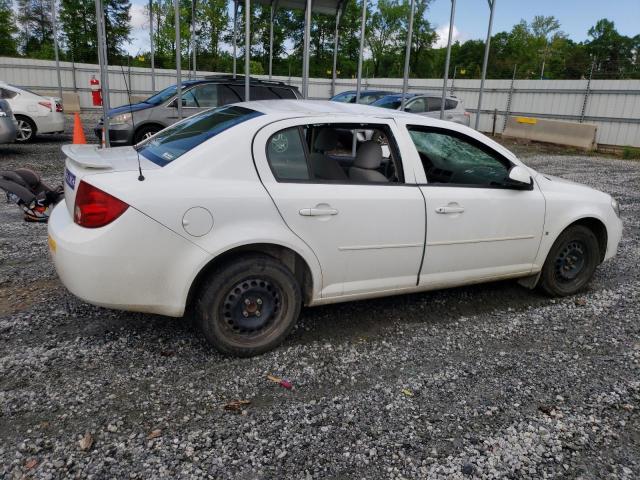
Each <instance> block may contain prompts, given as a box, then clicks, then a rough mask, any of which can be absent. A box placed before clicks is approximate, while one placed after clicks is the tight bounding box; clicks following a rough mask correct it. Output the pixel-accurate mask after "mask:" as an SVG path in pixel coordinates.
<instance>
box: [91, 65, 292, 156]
mask: <svg viewBox="0 0 640 480" xmlns="http://www.w3.org/2000/svg"><path fill="white" fill-rule="evenodd" d="M244 88H245V85H244V77H243V76H240V75H238V76H237V77H236V78H233V77H232V76H231V75H214V76H210V77H205V79H203V80H187V81H184V82H182V116H183V117H188V116H190V115H193V114H195V113H198V112H202V111H204V110H207V109H209V108H213V107H219V106H222V105H228V104H230V103H236V102H242V101H244ZM250 89H251V90H250V92H249V94H250V96H251V100H276V99H282V98H284V99H299V98H302V95H300V92H299V91H298V89H297V88H296V87H292V86H290V85H287V84H285V83H282V82H275V81H274V82H272V81H266V80H258V79H255V78H251V81H250ZM176 94H177V87H176V85H171V86H170V87H167V88H165V89H164V90H162V91H160V92H158V93H156V94H155V95H153V96H151V97H149V98H147V99H146V100H145V101H144V102H140V103H135V104H133V105H123V106H121V107H117V108H112V109H111V110H109V114H108V115H109V140H110V141H111V145H112V146H121V145H132V144H136V143H139V142H141V141H142V140H144V139H146V138H149V137H151V136H152V135H155V134H156V133H158V132H159V131H160V130H162V129H163V128H165V127H168V126H169V125H172V124H174V123H176V122H177V121H178V104H177V98H176V97H177V95H176ZM102 126H103V120H102V118H101V119H100V121H99V122H98V125H96V127H95V129H94V132H95V134H96V136H97V137H98V138H102Z"/></svg>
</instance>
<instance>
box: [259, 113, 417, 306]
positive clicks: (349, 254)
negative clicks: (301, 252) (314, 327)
mask: <svg viewBox="0 0 640 480" xmlns="http://www.w3.org/2000/svg"><path fill="white" fill-rule="evenodd" d="M364 122H366V119H365V120H364ZM363 128H364V129H371V130H372V131H373V132H374V134H376V135H374V136H375V138H377V139H380V138H383V137H381V136H382V135H383V136H384V137H386V138H387V139H388V140H389V144H390V145H392V146H394V147H393V148H390V149H388V151H389V153H388V157H387V158H383V156H382V153H381V152H382V149H381V148H380V145H379V143H376V142H374V141H373V140H368V141H366V140H364V139H363V138H360V139H359V140H358V141H357V153H356V157H355V158H353V157H350V155H351V149H352V145H351V143H352V136H349V134H348V132H349V131H355V130H361V129H363ZM393 128H395V126H394V125H392V124H391V123H384V124H375V125H373V124H365V123H363V121H362V120H360V121H359V122H358V123H349V122H341V123H340V124H337V123H336V124H331V123H326V122H323V123H322V124H321V123H319V122H317V123H316V122H310V121H307V122H305V124H300V123H299V121H296V120H288V121H285V122H278V123H277V124H274V125H270V126H268V127H266V128H265V129H263V130H262V131H261V132H259V133H258V135H257V136H256V138H255V141H254V158H255V162H256V166H257V168H258V172H259V174H260V178H261V179H262V181H263V183H264V185H265V187H266V188H267V190H268V191H269V194H270V195H271V197H272V198H273V201H274V203H275V205H276V206H277V208H278V210H279V211H280V214H281V215H282V218H283V220H284V221H285V223H286V224H287V226H288V227H289V228H290V229H291V230H292V231H293V232H294V233H295V234H296V235H297V236H299V237H300V238H301V239H302V240H303V241H304V242H305V243H307V245H309V247H310V248H311V249H312V250H313V251H314V253H315V254H316V256H317V257H318V260H319V261H320V265H321V267H322V277H323V285H322V297H323V298H328V297H337V296H349V295H359V294H363V293H373V292H384V291H389V292H391V291H400V290H403V289H407V288H415V286H416V282H417V277H418V271H419V269H420V262H421V260H422V253H423V248H424V234H425V206H424V198H423V196H422V194H421V193H420V190H419V188H418V187H417V186H416V185H415V184H414V185H407V184H405V183H404V174H403V169H402V164H401V159H400V157H399V153H398V149H397V148H395V141H394V139H393V133H392V131H393ZM321 131H322V133H321ZM345 132H347V134H346V135H345ZM345 136H346V137H348V138H347V139H346V140H345V139H344V138H345ZM356 138H357V137H356ZM341 139H342V140H341ZM383 143H384V140H383ZM385 151H387V149H385ZM337 157H342V158H340V159H339V160H338V159H337ZM349 159H350V162H349V161H347V160H349Z"/></svg>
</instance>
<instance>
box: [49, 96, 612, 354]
mask: <svg viewBox="0 0 640 480" xmlns="http://www.w3.org/2000/svg"><path fill="white" fill-rule="evenodd" d="M363 132H367V135H358V134H359V133H363ZM371 132H373V135H371ZM354 137H355V139H356V140H355V143H356V144H355V147H354V144H353V143H354V142H353V138H354ZM372 137H373V138H376V139H377V141H372V140H364V139H365V138H372ZM381 144H382V145H384V148H381ZM63 151H64V153H65V154H66V156H67V157H68V158H67V161H66V169H65V202H63V203H61V204H59V205H58V206H57V207H56V208H55V210H54V211H53V213H52V215H51V218H50V221H49V244H50V249H51V252H52V257H53V260H54V263H55V266H56V269H57V271H58V274H59V276H60V278H61V279H62V281H63V283H64V284H65V285H66V287H67V288H68V289H69V290H70V291H71V292H72V293H73V294H75V295H77V296H78V297H80V298H82V299H84V300H86V301H87V302H90V303H93V304H96V305H101V306H106V307H111V308H118V309H124V310H135V311H143V312H153V313H158V314H163V315H169V316H175V317H179V316H182V315H183V314H185V313H186V312H187V313H190V314H192V315H194V316H195V318H196V319H197V321H198V323H199V325H200V327H201V329H202V331H203V333H204V335H205V337H206V338H207V340H208V341H209V342H210V343H211V344H213V345H214V346H215V347H216V348H218V349H219V350H221V351H222V352H225V353H228V354H234V355H241V356H250V355H255V354H259V353H261V352H265V351H267V350H269V349H271V348H274V347H275V346H276V345H278V344H279V343H280V342H282V340H283V339H284V338H285V336H286V335H287V334H288V333H289V332H290V331H291V329H292V328H293V326H294V324H295V322H296V320H297V318H298V315H299V313H300V308H301V307H302V306H303V305H308V306H313V305H321V304H327V303H334V302H344V301H350V300H361V299H366V298H372V297H380V296H384V295H394V294H400V293H409V292H420V291H425V290H432V289H437V288H444V287H454V286H458V285H466V284H472V283H479V282H487V281H494V280H499V279H506V278H518V279H520V281H521V283H523V284H524V285H526V286H528V287H530V288H533V287H534V286H540V287H541V289H542V290H544V291H546V292H547V293H548V294H551V295H571V294H573V293H575V292H577V291H579V290H580V289H582V288H583V287H584V286H585V285H586V284H587V283H588V282H589V280H590V279H591V277H592V276H593V273H594V271H595V269H596V267H597V266H598V264H600V263H601V262H602V261H604V260H606V259H608V258H611V257H613V256H614V255H615V253H616V249H617V247H618V243H619V241H620V238H621V235H622V223H621V221H620V217H619V210H618V205H617V203H616V201H615V200H614V199H613V198H611V197H610V196H609V195H607V194H605V193H602V192H599V191H596V190H593V189H591V188H588V187H586V186H583V185H579V184H576V183H572V182H568V181H566V180H562V179H560V178H554V177H551V176H547V175H544V174H541V173H538V172H536V171H534V170H533V169H531V168H529V167H526V166H525V165H524V164H523V163H522V162H521V161H520V160H518V158H516V156H515V155H514V154H512V153H511V152H509V151H508V150H507V149H505V148H504V147H502V146H501V145H499V144H497V143H496V142H494V141H493V140H491V139H489V138H487V137H485V136H484V135H482V134H480V133H478V132H476V131H474V130H472V129H470V128H467V127H465V126H462V125H457V124H453V123H451V122H443V121H439V120H434V119H430V118H426V117H422V116H418V115H413V114H409V113H403V112H396V111H389V110H384V109H378V108H374V107H369V106H363V105H351V104H342V103H336V102H312V101H299V100H271V101H255V102H246V103H239V104H235V105H231V106H226V107H222V108H218V109H215V110H209V111H206V112H203V113H199V114H197V115H194V116H192V117H189V118H187V119H185V120H183V121H181V122H179V123H177V124H174V125H173V126H171V127H169V128H166V129H165V130H162V131H161V132H159V133H158V134H156V135H155V136H154V137H152V138H151V139H149V140H147V141H145V142H144V143H141V144H139V145H138V146H137V147H135V148H134V147H121V148H112V149H107V150H101V149H97V147H94V146H86V145H67V146H65V147H63ZM354 152H355V154H354ZM138 162H139V163H138ZM139 167H140V168H139Z"/></svg>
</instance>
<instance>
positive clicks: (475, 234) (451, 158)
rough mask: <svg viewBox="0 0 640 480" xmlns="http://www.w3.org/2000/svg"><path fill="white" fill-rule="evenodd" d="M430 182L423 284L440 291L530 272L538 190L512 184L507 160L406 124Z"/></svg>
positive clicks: (539, 216) (538, 232) (470, 142)
mask: <svg viewBox="0 0 640 480" xmlns="http://www.w3.org/2000/svg"><path fill="white" fill-rule="evenodd" d="M408 128H409V133H410V136H411V138H412V140H413V142H414V144H415V146H416V148H417V150H418V153H419V155H420V158H421V160H422V165H423V167H424V170H425V174H426V177H427V184H425V185H422V186H421V187H420V188H421V189H422V192H423V193H424V196H425V199H426V211H427V243H426V248H425V257H424V262H423V267H422V271H421V275H420V284H421V285H424V286H438V285H446V284H462V283H471V282H477V281H480V280H489V279H492V278H496V279H497V278H504V277H509V276H523V275H526V274H528V273H530V272H531V270H532V267H533V262H534V260H535V257H536V254H537V251H538V247H539V245H540V240H541V236H542V231H543V227H544V213H545V201H544V197H543V196H542V194H541V192H540V191H539V189H538V188H537V186H536V185H535V184H534V183H532V185H531V189H523V188H521V187H520V188H518V187H516V186H514V185H511V184H510V183H509V180H508V172H509V169H510V168H511V166H512V165H511V162H509V160H507V159H506V158H505V157H503V156H501V155H500V154H499V153H498V152H496V151H494V150H493V149H491V148H490V147H489V146H487V145H485V144H484V143H482V142H480V141H478V140H475V139H472V138H471V137H467V136H466V135H464V134H460V133H457V132H453V131H450V130H446V129H435V128H425V127H411V126H409V127H408Z"/></svg>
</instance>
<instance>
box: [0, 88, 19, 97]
mask: <svg viewBox="0 0 640 480" xmlns="http://www.w3.org/2000/svg"><path fill="white" fill-rule="evenodd" d="M16 95H17V93H16V92H12V91H11V90H7V89H6V88H0V98H6V99H9V98H13V97H15V96H16Z"/></svg>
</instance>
